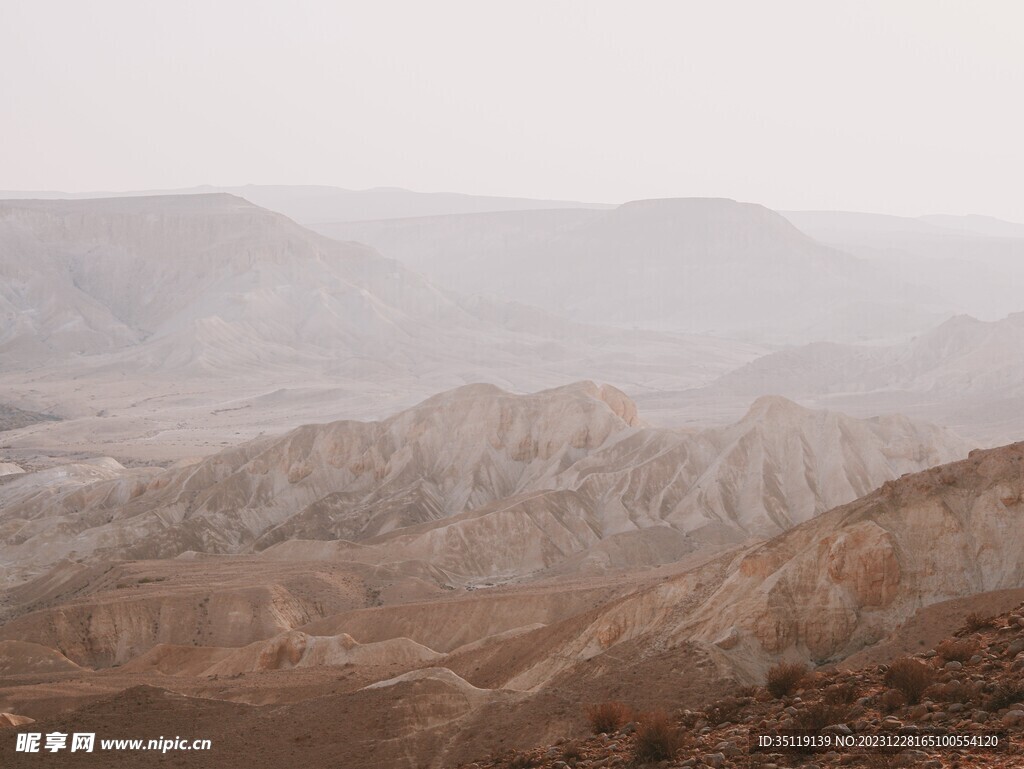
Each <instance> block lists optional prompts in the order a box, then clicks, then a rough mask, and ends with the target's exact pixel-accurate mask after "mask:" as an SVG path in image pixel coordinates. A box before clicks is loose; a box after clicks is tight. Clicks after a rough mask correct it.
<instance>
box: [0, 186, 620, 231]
mask: <svg viewBox="0 0 1024 769" xmlns="http://www.w3.org/2000/svg"><path fill="white" fill-rule="evenodd" d="M216 193H223V194H227V195H234V196H236V197H240V198H245V199H246V200H248V201H249V202H251V203H254V204H255V205H257V206H260V207H261V208H269V209H270V210H271V211H277V212H278V213H281V214H284V215H285V216H287V217H288V218H290V219H294V220H295V221H297V222H298V223H299V224H305V225H310V224H317V223H329V222H352V221H364V220H367V219H395V218H405V217H411V216H442V215H445V214H468V213H480V212H484V211H516V210H530V211H532V210H537V209H544V208H559V209H561V208H611V207H612V206H610V205H606V204H601V203H580V202H577V201H568V200H537V199H534V198H510V197H495V196H487V195H464V194H460V193H455V192H413V191H412V190H406V189H402V188H400V187H374V188H372V189H367V190H347V189H342V188H341V187H329V186H324V185H272V184H244V185H242V186H239V187H217V186H214V185H209V184H206V185H202V186H200V187H189V188H185V189H172V190H145V191H127V192H82V193H67V192H53V191H31V192H27V191H26V192H15V191H12V190H0V200H5V199H19V198H20V199H33V198H34V199H43V200H61V199H64V200H68V199H71V200H75V199H89V198H118V197H137V196H145V197H153V196H166V195H209V194H216Z"/></svg>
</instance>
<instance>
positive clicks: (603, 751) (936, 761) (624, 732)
mask: <svg viewBox="0 0 1024 769" xmlns="http://www.w3.org/2000/svg"><path fill="white" fill-rule="evenodd" d="M901 669H902V670H903V672H902V673H901ZM775 670H776V671H777V672H778V673H779V678H781V679H783V680H781V681H780V682H778V683H777V684H776V686H774V687H772V686H766V687H750V688H748V689H745V690H743V691H741V692H740V693H739V694H740V695H741V696H731V697H726V698H723V699H721V700H718V701H715V702H711V703H709V704H708V705H707V706H706V707H705V708H703V709H701V710H682V711H679V712H676V713H674V714H665V713H632V712H630V710H629V707H628V704H624V705H619V704H615V703H611V704H605V705H604V707H602V708H600V710H601V711H602V712H601V713H595V711H596V710H598V709H597V708H593V707H592V708H591V709H590V714H591V715H590V720H591V722H592V723H593V722H595V721H596V720H597V719H598V718H599V717H600V716H603V717H604V719H605V720H606V721H608V722H610V723H606V724H604V728H606V729H607V732H600V733H597V734H595V735H594V736H591V737H588V738H586V739H579V740H560V741H558V742H556V743H555V744H554V745H551V746H549V747H541V748H536V749H534V750H530V751H518V752H512V751H510V752H508V753H506V754H503V755H500V756H491V757H489V758H486V759H482V760H478V761H475V762H473V763H469V764H463V765H461V767H460V769H526V768H527V767H535V768H536V769H569V768H570V767H574V768H581V769H582V768H583V767H593V768H594V769H596V768H597V767H634V766H652V767H653V766H658V767H666V768H667V767H703V766H707V767H715V769H732V768H735V769H740V768H741V767H742V768H743V769H747V768H748V767H749V768H751V769H752V768H754V767H758V768H760V769H783V768H784V767H794V768H795V767H802V768H803V769H813V768H814V767H818V768H819V769H825V767H839V766H850V767H871V768H872V769H873V768H875V767H921V768H922V769H945V768H946V767H949V768H951V769H952V768H956V767H961V768H963V769H967V768H968V767H992V768H995V769H1003V768H1006V769H1009V767H1021V766H1024V604H1021V605H1020V606H1019V607H1018V608H1017V609H1016V610H1014V611H1012V612H1008V613H1005V614H1002V615H1000V616H996V617H990V618H983V617H980V616H978V615H972V616H970V617H969V618H968V622H967V625H966V626H965V627H963V628H962V629H961V630H959V631H958V632H957V633H956V634H955V635H954V636H953V637H951V638H948V639H946V640H945V641H943V642H941V643H939V644H936V646H935V648H933V649H928V650H926V651H922V652H921V653H918V654H914V655H912V656H910V657H904V658H900V659H899V660H894V661H893V662H892V663H891V664H889V665H878V666H871V667H866V668H862V669H856V670H848V669H842V668H841V667H840V668H832V669H819V670H817V671H813V672H804V673H803V674H802V675H796V674H795V671H794V673H791V674H790V676H789V678H790V679H791V680H789V681H787V680H785V679H786V676H785V675H782V673H783V671H781V670H780V669H779V668H776V669H775ZM787 684H788V685H789V686H788V688H789V692H788V693H783V694H782V695H781V696H774V695H773V694H772V693H771V692H770V691H769V688H773V689H774V690H775V692H776V693H780V691H779V689H780V688H786V685H787ZM616 721H618V722H619V724H618V725H617V726H616V725H615V722H616ZM599 727H600V725H595V731H597V730H598V728H599ZM789 730H808V732H807V733H817V734H821V735H833V736H835V735H844V736H847V737H853V738H854V739H857V738H859V737H864V736H869V735H953V734H957V735H990V734H999V735H1000V740H1001V746H1000V748H999V749H998V750H993V749H991V748H981V747H967V748H945V747H944V748H941V749H917V748H902V749H885V748H872V749H870V750H865V749H850V750H844V751H842V752H840V751H836V750H829V749H827V748H823V749H819V750H816V751H813V752H812V751H808V752H805V753H801V752H796V751H794V750H791V751H789V752H773V750H772V749H766V750H760V751H759V750H757V749H756V747H755V746H756V743H757V741H758V738H759V737H760V736H763V735H782V734H786V733H792V732H790V731H789ZM659 754H660V755H659ZM669 755H671V757H668V756H669Z"/></svg>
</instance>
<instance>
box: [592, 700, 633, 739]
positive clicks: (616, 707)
mask: <svg viewBox="0 0 1024 769" xmlns="http://www.w3.org/2000/svg"><path fill="white" fill-rule="evenodd" d="M587 720H588V721H589V722H590V728H591V729H592V730H593V732H594V734H611V733H612V732H617V731H618V730H619V729H621V728H622V726H623V724H626V723H627V722H629V721H631V720H633V711H632V710H630V709H629V706H628V705H624V704H623V703H621V702H602V703H601V704H600V705H591V706H590V707H588V708H587Z"/></svg>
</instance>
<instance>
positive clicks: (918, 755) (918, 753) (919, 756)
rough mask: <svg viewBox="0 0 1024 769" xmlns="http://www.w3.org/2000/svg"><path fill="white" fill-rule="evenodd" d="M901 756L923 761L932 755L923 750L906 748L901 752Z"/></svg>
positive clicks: (910, 759)
mask: <svg viewBox="0 0 1024 769" xmlns="http://www.w3.org/2000/svg"><path fill="white" fill-rule="evenodd" d="M900 756H902V757H903V758H905V759H907V760H908V761H923V760H924V759H926V758H930V756H929V755H928V754H927V753H925V752H924V751H923V750H913V749H911V750H904V751H902V752H901V753H900Z"/></svg>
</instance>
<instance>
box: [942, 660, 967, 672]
mask: <svg viewBox="0 0 1024 769" xmlns="http://www.w3.org/2000/svg"><path fill="white" fill-rule="evenodd" d="M963 666H964V664H963V663H962V662H957V661H956V660H950V661H949V662H947V663H946V670H962V669H963Z"/></svg>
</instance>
